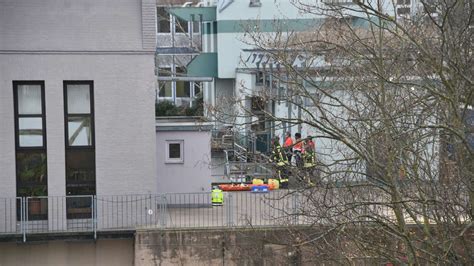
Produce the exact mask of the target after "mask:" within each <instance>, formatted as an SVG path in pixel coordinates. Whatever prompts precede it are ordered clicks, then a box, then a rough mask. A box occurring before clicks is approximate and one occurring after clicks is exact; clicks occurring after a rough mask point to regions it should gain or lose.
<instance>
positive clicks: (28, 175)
mask: <svg viewBox="0 0 474 266" xmlns="http://www.w3.org/2000/svg"><path fill="white" fill-rule="evenodd" d="M13 97H14V103H13V105H14V114H15V157H16V158H15V162H16V181H17V182H16V184H17V192H16V194H17V196H18V197H43V196H47V195H48V183H47V179H48V178H47V158H46V115H45V104H44V103H45V99H44V81H13ZM47 204H48V202H47V200H46V199H45V198H30V199H28V219H29V220H45V219H47V218H48V206H47ZM18 207H20V206H18ZM17 212H18V214H20V212H19V208H18V211H17ZM18 218H20V217H19V215H18Z"/></svg>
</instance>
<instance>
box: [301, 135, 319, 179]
mask: <svg viewBox="0 0 474 266" xmlns="http://www.w3.org/2000/svg"><path fill="white" fill-rule="evenodd" d="M315 159H316V152H315V145H314V142H313V140H312V137H311V136H308V137H307V139H306V141H305V145H304V154H303V162H304V166H303V168H304V177H303V179H304V180H305V181H306V182H307V183H308V184H309V185H314V184H313V181H314V179H315V178H316V176H315V166H316V160H315Z"/></svg>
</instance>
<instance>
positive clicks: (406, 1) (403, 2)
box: [397, 0, 411, 5]
mask: <svg viewBox="0 0 474 266" xmlns="http://www.w3.org/2000/svg"><path fill="white" fill-rule="evenodd" d="M410 2H411V1H410V0H397V5H409V4H410Z"/></svg>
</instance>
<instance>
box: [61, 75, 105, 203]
mask: <svg viewBox="0 0 474 266" xmlns="http://www.w3.org/2000/svg"><path fill="white" fill-rule="evenodd" d="M68 85H89V95H90V101H89V104H90V113H89V114H69V113H68V98H67V97H68V94H67V88H68ZM63 97H64V146H65V154H64V156H65V164H64V167H65V173H66V174H65V184H66V187H65V189H66V194H67V193H68V188H69V186H68V163H67V162H68V158H67V156H68V154H69V153H71V152H74V151H81V152H82V151H90V152H91V153H93V159H92V161H93V163H92V168H93V169H94V182H93V183H94V184H93V188H94V189H93V190H94V194H97V162H96V142H95V97H94V81H93V80H64V81H63ZM69 117H88V118H90V126H91V138H92V140H91V145H69V129H68V118H69ZM86 183H92V182H86ZM75 185H77V184H75ZM67 195H73V196H75V195H81V194H67Z"/></svg>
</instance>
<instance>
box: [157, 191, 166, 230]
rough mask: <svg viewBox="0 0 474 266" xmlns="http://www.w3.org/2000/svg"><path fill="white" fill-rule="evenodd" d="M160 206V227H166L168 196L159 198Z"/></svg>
mask: <svg viewBox="0 0 474 266" xmlns="http://www.w3.org/2000/svg"><path fill="white" fill-rule="evenodd" d="M159 199H160V204H159V214H160V227H162V228H164V227H166V207H167V205H166V195H163V194H161V195H160V196H159Z"/></svg>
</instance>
